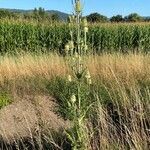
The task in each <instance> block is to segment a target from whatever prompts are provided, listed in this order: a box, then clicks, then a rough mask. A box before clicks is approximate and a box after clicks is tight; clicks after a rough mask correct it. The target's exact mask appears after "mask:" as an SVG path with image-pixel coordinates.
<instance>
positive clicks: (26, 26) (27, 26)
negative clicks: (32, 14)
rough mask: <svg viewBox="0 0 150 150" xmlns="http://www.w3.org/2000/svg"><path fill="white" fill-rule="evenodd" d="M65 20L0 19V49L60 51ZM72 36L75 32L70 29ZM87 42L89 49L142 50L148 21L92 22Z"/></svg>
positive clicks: (149, 41)
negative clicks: (16, 20)
mask: <svg viewBox="0 0 150 150" xmlns="http://www.w3.org/2000/svg"><path fill="white" fill-rule="evenodd" d="M69 32H70V31H69V27H68V25H67V24H53V25H42V24H38V23H21V22H20V23H16V22H14V23H11V22H6V21H3V22H1V23H0V51H1V52H2V53H6V52H7V53H18V52H20V51H26V52H27V51H28V52H36V51H40V50H43V51H49V52H53V51H54V50H55V52H58V53H63V52H64V49H65V43H67V40H71V39H70V34H69ZM73 36H76V33H74V35H73ZM87 37H88V38H87V44H88V45H89V51H90V53H101V52H127V53H129V52H139V51H140V52H145V53H148V52H149V50H150V38H149V37H150V24H149V23H141V24H140V23H135V24H134V23H133V24H95V25H89V32H88V36H87Z"/></svg>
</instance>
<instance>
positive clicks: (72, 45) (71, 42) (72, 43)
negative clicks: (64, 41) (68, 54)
mask: <svg viewBox="0 0 150 150" xmlns="http://www.w3.org/2000/svg"><path fill="white" fill-rule="evenodd" d="M69 48H70V49H74V42H73V41H69Z"/></svg>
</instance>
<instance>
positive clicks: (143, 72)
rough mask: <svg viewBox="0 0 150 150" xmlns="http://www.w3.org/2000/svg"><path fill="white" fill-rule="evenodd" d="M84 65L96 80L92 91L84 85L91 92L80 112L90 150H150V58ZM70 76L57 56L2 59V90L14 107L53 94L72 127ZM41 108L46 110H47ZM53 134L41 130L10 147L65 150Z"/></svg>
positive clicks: (107, 57) (113, 57)
mask: <svg viewBox="0 0 150 150" xmlns="http://www.w3.org/2000/svg"><path fill="white" fill-rule="evenodd" d="M83 64H86V66H87V68H88V69H89V71H90V73H91V78H92V84H91V85H90V87H86V86H85V85H82V86H83V88H82V89H83V91H82V92H85V91H86V89H87V88H88V91H89V92H88V93H86V95H87V96H86V97H84V98H85V99H84V101H82V103H81V108H82V109H84V110H85V109H87V114H86V121H85V124H84V129H85V131H86V136H85V137H86V140H85V142H86V143H85V145H87V146H88V149H90V150H91V149H92V150H95V149H102V150H103V149H104V150H105V149H110V150H115V149H137V150H139V149H141V150H143V149H144V150H147V149H148V147H149V130H150V120H149V113H150V108H149V104H150V103H149V100H150V56H149V55H148V54H147V55H145V54H129V55H122V54H119V53H118V54H103V55H101V56H84V57H83ZM71 73H72V71H71V70H70V69H69V66H68V61H67V59H66V58H65V59H64V58H63V57H61V56H58V55H54V54H53V55H52V54H39V55H32V54H22V55H18V56H8V55H5V56H1V62H0V76H1V78H0V88H1V90H4V91H6V92H7V93H8V95H11V97H14V98H13V101H14V102H15V101H16V100H18V98H20V99H21V100H22V99H26V98H27V96H30V100H28V101H30V102H31V103H33V102H34V101H35V95H37V96H38V95H39V94H40V95H49V94H50V96H53V97H54V98H55V99H56V101H55V102H56V103H57V105H58V107H56V108H57V112H58V113H59V115H60V116H62V117H64V119H69V120H70V121H71V120H72V117H73V112H72V111H73V109H70V106H69V105H68V99H69V97H70V96H69V94H70V92H69V91H70V90H73V91H74V90H76V88H75V87H74V85H73V84H72V83H70V82H69V84H68V79H67V75H68V74H70V75H72V74H71ZM68 92H69V93H68ZM31 95H32V97H33V98H32V97H31ZM37 96H36V97H37ZM67 96H68V97H67ZM40 101H41V102H42V99H40ZM16 103H18V102H16ZM91 104H92V106H91V107H90V109H88V106H89V105H91ZM13 105H15V104H13ZM16 106H18V105H16ZM10 107H11V106H10ZM13 107H15V106H13ZM34 107H35V106H34ZM42 108H43V110H46V109H47V105H44V106H43V107H42ZM36 110H37V109H36ZM40 110H41V109H40ZM1 111H3V109H1ZM45 121H46V120H45ZM3 128H4V127H3ZM54 128H55V126H54ZM68 129H69V128H68ZM69 131H70V129H69ZM51 134H52V133H51V132H50V130H49V129H47V128H45V126H44V125H40V132H39V133H38V134H36V135H33V140H32V139H31V137H30V135H29V137H30V138H27V139H24V137H22V139H20V141H19V139H18V141H15V142H16V144H14V145H15V146H14V145H11V146H13V147H16V146H18V147H19V149H21V145H22V144H24V147H26V146H27V145H28V146H30V149H34V147H33V145H34V146H35V147H36V148H37V149H40V148H41V147H43V148H47V149H65V147H66V144H65V145H63V143H64V142H65V141H64V140H66V137H64V134H62V133H61V132H60V133H59V132H58V133H56V134H54V135H51ZM58 136H59V138H57V137H58ZM63 138H64V140H63ZM13 140H15V139H13ZM24 140H25V141H24ZM27 141H28V142H27ZM69 142H70V141H69V140H67V145H68V146H67V147H66V149H67V148H68V149H71V148H70V146H69V145H70V143H69ZM12 144H13V143H12ZM61 144H62V145H61ZM1 145H2V143H1ZM5 146H8V145H7V143H5V144H3V147H5ZM26 149H27V147H26Z"/></svg>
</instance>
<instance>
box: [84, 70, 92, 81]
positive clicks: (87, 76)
mask: <svg viewBox="0 0 150 150" xmlns="http://www.w3.org/2000/svg"><path fill="white" fill-rule="evenodd" d="M85 78H86V79H90V78H91V75H90V72H89V70H87V72H86V75H85Z"/></svg>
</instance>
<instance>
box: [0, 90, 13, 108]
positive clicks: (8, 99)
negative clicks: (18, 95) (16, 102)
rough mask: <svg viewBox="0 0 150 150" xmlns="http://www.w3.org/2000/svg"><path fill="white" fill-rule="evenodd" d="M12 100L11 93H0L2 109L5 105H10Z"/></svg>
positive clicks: (0, 106)
mask: <svg viewBox="0 0 150 150" xmlns="http://www.w3.org/2000/svg"><path fill="white" fill-rule="evenodd" d="M11 102H12V100H11V97H10V95H9V94H7V93H5V92H1V93H0V109H1V108H2V107H4V106H7V105H9V104H10V103H11Z"/></svg>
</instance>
